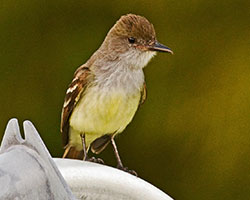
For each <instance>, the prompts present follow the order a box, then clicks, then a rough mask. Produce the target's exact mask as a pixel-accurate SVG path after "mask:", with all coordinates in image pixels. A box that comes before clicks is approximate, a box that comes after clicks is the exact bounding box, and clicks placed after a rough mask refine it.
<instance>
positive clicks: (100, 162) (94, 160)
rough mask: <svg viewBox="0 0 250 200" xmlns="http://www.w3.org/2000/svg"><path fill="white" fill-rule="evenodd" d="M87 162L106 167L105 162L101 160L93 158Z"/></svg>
mask: <svg viewBox="0 0 250 200" xmlns="http://www.w3.org/2000/svg"><path fill="white" fill-rule="evenodd" d="M87 161H89V162H93V163H98V164H102V165H104V161H103V160H102V159H101V158H95V157H91V158H88V159H87Z"/></svg>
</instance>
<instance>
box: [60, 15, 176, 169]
mask: <svg viewBox="0 0 250 200" xmlns="http://www.w3.org/2000/svg"><path fill="white" fill-rule="evenodd" d="M157 51H159V52H168V53H173V52H172V51H171V50H170V49H169V48H168V47H166V46H164V45H162V44H160V43H159V42H158V41H157V40H156V34H155V29H154V27H153V25H152V24H151V23H150V22H149V21H148V20H147V19H146V18H144V17H142V16H139V15H134V14H128V15H124V16H122V17H121V18H120V19H119V20H118V21H117V22H116V24H115V25H114V26H113V27H112V28H111V30H110V31H109V32H108V34H107V36H106V38H105V40H104V42H103V43H102V45H101V47H100V48H99V49H98V50H97V51H96V52H95V53H94V54H93V55H92V56H91V57H90V59H89V60H88V61H87V62H86V63H85V64H83V65H82V66H80V67H79V68H78V69H77V70H76V72H75V74H74V78H73V80H72V82H71V84H70V85H69V88H68V90H67V92H66V97H65V101H64V105H63V110H62V117H61V132H62V136H63V144H64V145H65V148H66V149H65V153H64V155H63V157H68V158H78V159H84V160H89V159H88V157H87V152H88V150H89V148H91V151H92V152H93V153H96V154H98V153H100V152H101V151H102V150H103V149H104V148H105V147H106V146H107V145H108V143H109V142H110V141H111V144H112V145H113V149H114V152H115V155H116V158H117V162H118V165H117V167H118V168H119V169H123V170H125V171H126V170H127V168H124V167H123V164H122V162H121V159H120V156H119V154H118V150H117V147H116V144H115V141H114V138H115V136H116V135H117V134H119V133H121V132H122V131H123V130H124V129H125V128H126V126H127V125H128V124H129V123H130V122H131V120H132V119H133V117H134V115H135V112H136V111H137V109H138V107H139V105H140V104H142V103H143V102H144V101H145V98H146V85H145V80H144V73H143V68H144V67H145V66H146V65H147V63H148V62H149V61H150V59H151V58H152V57H153V56H154V55H155V54H156V52H157ZM92 160H93V158H92ZM96 161H99V162H101V160H96ZM127 171H129V170H127ZM130 172H131V173H134V172H132V171H130Z"/></svg>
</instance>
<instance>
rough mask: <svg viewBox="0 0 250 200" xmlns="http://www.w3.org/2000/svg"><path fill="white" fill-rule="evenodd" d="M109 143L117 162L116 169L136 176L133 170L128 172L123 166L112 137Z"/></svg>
mask: <svg viewBox="0 0 250 200" xmlns="http://www.w3.org/2000/svg"><path fill="white" fill-rule="evenodd" d="M111 143H112V146H113V150H114V153H115V157H116V160H117V168H118V169H121V170H123V171H125V172H128V173H130V174H132V175H135V176H137V173H136V172H135V171H134V170H129V169H128V168H127V167H124V166H123V164H122V161H121V158H120V155H119V152H118V149H117V146H116V144H115V140H114V135H113V136H112V137H111Z"/></svg>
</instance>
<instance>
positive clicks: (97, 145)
mask: <svg viewBox="0 0 250 200" xmlns="http://www.w3.org/2000/svg"><path fill="white" fill-rule="evenodd" d="M110 140H111V135H103V136H102V137H100V138H97V139H96V140H95V141H94V142H92V144H91V151H92V152H93V153H95V154H99V153H101V152H102V151H103V150H104V149H105V148H106V146H107V145H108V144H109V142H110Z"/></svg>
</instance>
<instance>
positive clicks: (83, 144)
mask: <svg viewBox="0 0 250 200" xmlns="http://www.w3.org/2000/svg"><path fill="white" fill-rule="evenodd" d="M81 139H82V150H83V160H85V161H87V160H88V154H87V148H86V141H85V134H81Z"/></svg>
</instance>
